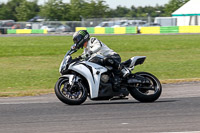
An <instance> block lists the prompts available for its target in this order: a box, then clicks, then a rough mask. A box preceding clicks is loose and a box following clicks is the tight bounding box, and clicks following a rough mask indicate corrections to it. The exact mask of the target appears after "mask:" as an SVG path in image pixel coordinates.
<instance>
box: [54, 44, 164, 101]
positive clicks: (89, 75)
mask: <svg viewBox="0 0 200 133" xmlns="http://www.w3.org/2000/svg"><path fill="white" fill-rule="evenodd" d="M76 51H77V49H76V46H74V45H72V47H71V49H70V50H69V51H68V52H67V53H66V55H65V57H64V59H63V61H62V62H61V65H60V68H59V72H60V74H61V76H60V78H59V79H58V81H57V82H56V84H55V88H54V89H55V94H56V96H57V98H58V99H59V100H60V101H62V102H63V103H65V104H68V105H80V104H82V103H83V102H85V101H86V99H87V97H89V98H90V99H91V100H116V99H127V98H126V97H127V96H128V95H129V94H130V95H131V96H132V97H133V98H135V99H136V100H138V101H140V102H154V101H156V100H157V99H158V98H159V97H160V95H161V92H162V86H161V83H160V81H159V80H158V79H157V78H156V77H155V76H154V75H153V74H150V73H147V72H136V73H131V74H130V75H129V76H128V77H126V78H120V83H119V84H120V85H119V88H118V90H117V91H116V90H114V89H113V86H114V85H113V81H114V79H115V74H114V73H113V71H112V67H110V66H105V65H102V64H100V63H98V62H95V60H98V59H102V58H103V57H102V56H100V55H95V54H94V55H93V56H90V57H88V58H87V59H86V60H83V59H82V58H81V57H80V56H79V57H78V58H75V59H72V56H71V55H72V54H73V53H75V52H76ZM145 59H146V56H135V57H132V58H131V59H129V60H127V61H125V62H122V63H121V64H122V65H123V66H125V67H126V68H128V69H129V70H130V71H132V70H134V68H135V66H137V65H141V64H143V62H144V61H145Z"/></svg>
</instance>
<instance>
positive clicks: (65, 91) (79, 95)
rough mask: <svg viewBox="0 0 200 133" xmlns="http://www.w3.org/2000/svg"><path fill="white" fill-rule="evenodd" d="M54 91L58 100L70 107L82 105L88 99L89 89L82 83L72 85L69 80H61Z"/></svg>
mask: <svg viewBox="0 0 200 133" xmlns="http://www.w3.org/2000/svg"><path fill="white" fill-rule="evenodd" d="M54 89H55V94H56V96H57V97H58V99H59V100H60V101H62V102H63V103H65V104H68V105H80V104H82V103H83V102H85V100H86V99H87V94H88V93H87V89H86V88H85V86H84V85H83V83H82V82H81V81H78V82H74V84H73V85H70V84H69V79H68V78H60V79H59V80H58V81H57V82H56V84H55V88H54Z"/></svg>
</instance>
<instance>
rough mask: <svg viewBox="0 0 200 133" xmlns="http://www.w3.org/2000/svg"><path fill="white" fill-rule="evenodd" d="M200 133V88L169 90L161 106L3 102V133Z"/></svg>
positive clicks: (52, 99) (41, 99)
mask: <svg viewBox="0 0 200 133" xmlns="http://www.w3.org/2000/svg"><path fill="white" fill-rule="evenodd" d="M198 131H200V82H193V83H182V84H165V85H163V93H162V95H161V97H160V99H159V100H157V101H156V102H154V103H140V102H138V101H136V100H134V99H133V98H131V97H130V98H129V99H128V100H119V101H90V100H87V101H86V102H85V103H84V104H82V105H79V106H69V105H65V104H63V103H61V102H60V101H59V100H58V99H57V98H56V96H55V95H54V94H48V95H42V96H34V97H17V98H0V133H123V132H125V133H150V132H152V133H154V132H155V133H163V132H191V133H198Z"/></svg>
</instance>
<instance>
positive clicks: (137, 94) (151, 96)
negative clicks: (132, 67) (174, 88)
mask: <svg viewBox="0 0 200 133" xmlns="http://www.w3.org/2000/svg"><path fill="white" fill-rule="evenodd" d="M135 74H136V75H139V76H142V77H144V78H146V79H147V80H149V81H150V83H149V84H148V85H147V84H142V83H138V84H136V85H135V87H133V88H129V92H130V94H131V95H132V97H134V98H135V99H136V100H138V101H140V102H154V101H155V100H157V99H158V98H159V97H160V95H161V92H162V86H161V83H160V81H159V80H158V79H157V78H156V77H155V76H154V75H152V74H150V73H147V72H138V73H135ZM145 88H150V89H145Z"/></svg>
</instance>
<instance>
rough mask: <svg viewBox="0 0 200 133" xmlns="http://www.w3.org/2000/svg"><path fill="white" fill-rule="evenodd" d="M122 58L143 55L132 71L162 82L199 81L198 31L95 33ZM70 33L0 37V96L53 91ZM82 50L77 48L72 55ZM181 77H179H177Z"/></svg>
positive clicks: (199, 38) (67, 48) (67, 46)
mask: <svg viewBox="0 0 200 133" xmlns="http://www.w3.org/2000/svg"><path fill="white" fill-rule="evenodd" d="M97 38H98V39H99V40H101V41H103V42H104V43H105V44H107V45H108V46H109V47H110V48H112V49H113V50H115V51H116V52H118V53H119V54H120V55H121V57H122V60H123V61H124V60H127V59H129V58H131V57H132V56H139V55H145V56H147V59H146V61H145V62H144V64H143V65H141V66H137V67H136V68H135V70H134V72H137V71H146V72H150V73H152V74H154V75H155V76H157V77H158V78H159V79H160V80H161V81H162V83H174V82H183V81H184V82H188V81H189V82H190V81H200V80H199V79H200V69H199V66H200V45H199V42H200V35H156V36H154V35H149V36H135V35H127V36H124V35H122V36H98V37H97ZM71 44H72V37H69V36H67V37H65V36H43V37H35V36H34V37H30V36H29V37H28V36H27V37H0V70H1V75H0V79H1V80H0V96H27V95H38V94H43V93H51V92H53V88H54V84H55V82H56V81H57V79H58V77H59V73H58V68H59V65H60V62H61V61H62V58H63V56H64V55H65V53H66V52H67V50H69V48H70V46H71ZM81 53H82V50H79V51H78V52H77V53H75V54H74V55H73V56H74V57H75V56H78V55H80V54H81ZM180 79H181V80H180Z"/></svg>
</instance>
